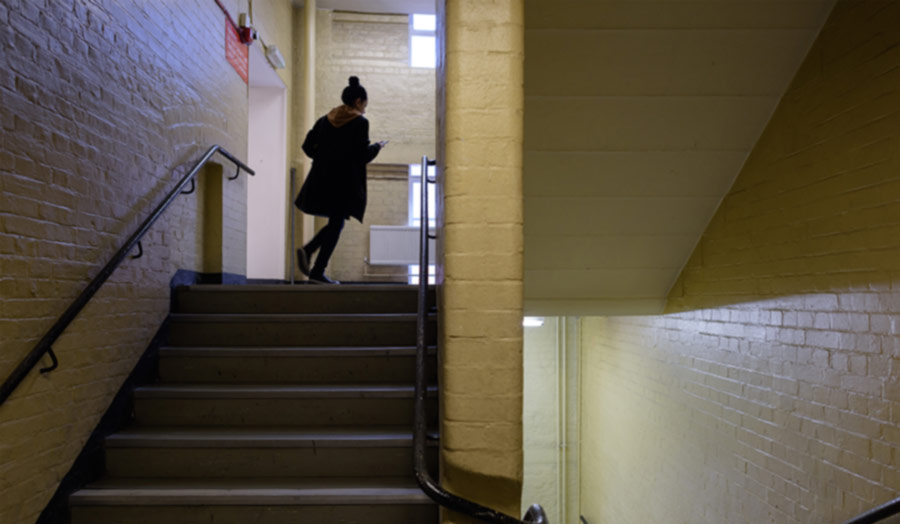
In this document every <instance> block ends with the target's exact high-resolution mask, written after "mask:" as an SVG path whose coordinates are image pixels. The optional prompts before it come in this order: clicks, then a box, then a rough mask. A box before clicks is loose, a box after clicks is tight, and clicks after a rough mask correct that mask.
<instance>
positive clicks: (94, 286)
mask: <svg viewBox="0 0 900 524" xmlns="http://www.w3.org/2000/svg"><path fill="white" fill-rule="evenodd" d="M216 153H219V154H220V155H222V156H224V157H225V158H227V159H228V160H230V161H231V162H232V163H234V165H236V166H237V172H238V174H240V172H241V170H242V169H243V170H244V171H246V172H247V174H250V175H253V174H256V173H255V172H254V171H253V170H252V169H250V168H249V167H247V165H246V164H244V163H243V162H241V161H240V160H238V159H237V158H235V157H234V156H233V155H232V154H231V153H229V152H228V151H226V150H224V149H222V147H221V146H218V145H214V146H212V147H210V148H209V149H207V150H206V153H205V154H204V155H203V156H202V157H201V158H200V160H198V161H197V162H196V163H195V164H194V167H192V168H191V170H190V171H189V172H188V173H187V174H186V175H184V177H182V179H181V181H180V182H179V183H178V185H177V186H175V188H174V189H172V190H171V191H169V194H168V195H166V198H165V199H164V200H163V201H162V202H160V204H159V205H158V206H156V209H154V210H153V212H152V213H151V214H150V216H149V217H147V219H146V220H144V222H143V223H142V224H141V225H140V227H138V229H137V231H135V232H134V233H133V234H132V235H131V236H130V237H129V238H128V240H127V241H126V242H125V244H124V245H123V246H122V247H121V248H119V250H118V251H117V252H116V254H115V255H113V257H112V259H110V261H109V262H107V263H106V265H105V266H103V269H101V270H100V273H98V274H97V276H95V277H94V279H93V280H91V282H90V283H89V284H88V285H87V287H85V288H84V290H83V291H82V292H81V294H80V295H78V297H77V298H76V299H75V300H74V301H73V302H72V303H71V304H70V305H69V307H68V308H66V310H65V312H63V314H62V315H61V316H60V317H59V319H57V321H56V323H55V324H53V326H52V327H51V328H50V330H49V331H47V334H45V335H44V336H43V338H41V340H40V341H38V343H37V344H36V345H35V346H34V348H32V349H31V351H29V352H28V354H27V355H25V358H23V359H22V361H21V362H19V365H18V366H16V368H15V369H14V370H13V371H12V373H10V375H9V376H8V377H7V378H6V380H5V381H4V382H3V385H0V404H3V403H4V402H6V399H7V398H9V396H10V395H11V394H12V392H13V391H15V389H16V387H17V386H18V385H19V384H21V383H22V381H23V380H25V377H26V376H27V375H28V373H29V372H30V371H31V370H32V368H34V366H35V365H37V363H38V362H39V361H40V360H41V358H42V357H43V356H44V355H45V354H49V355H50V359H51V365H50V366H49V367H45V368H42V369H41V370H40V372H41V373H47V372H48V371H53V370H54V369H56V367H57V366H58V364H59V362H58V360H57V358H56V354H55V353H54V352H53V343H54V342H56V340H57V339H58V338H59V337H60V335H62V333H63V331H65V330H66V328H67V327H68V326H69V324H71V323H72V321H73V320H75V317H76V316H78V313H79V312H81V310H82V309H84V306H85V305H87V303H88V302H89V301H90V300H91V298H92V297H93V296H94V294H95V293H96V292H97V290H99V289H100V286H102V285H103V283H104V282H106V280H107V279H108V278H109V277H110V275H112V274H113V271H115V270H116V268H117V267H119V264H121V263H122V260H124V259H125V257H126V256H128V253H130V252H131V250H132V249H134V246H135V245H137V244H138V243H139V242H140V240H141V238H142V237H143V236H144V235H145V234H146V233H147V231H148V230H149V229H150V226H152V225H153V223H154V222H156V220H157V219H158V218H159V217H160V216H161V215H162V214H163V212H164V211H165V210H166V209H167V208H168V207H169V206H170V205H171V204H172V202H173V201H174V200H175V199H176V198H177V197H178V195H180V194H181V191H182V189H184V186H185V185H187V184H188V182H191V183H193V181H194V176H195V175H196V174H197V173H198V172H199V171H200V169H201V168H202V167H203V166H204V165H206V163H207V162H209V159H210V158H212V156H213V155H215V154H216ZM141 253H143V249H141Z"/></svg>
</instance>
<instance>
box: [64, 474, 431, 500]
mask: <svg viewBox="0 0 900 524" xmlns="http://www.w3.org/2000/svg"><path fill="white" fill-rule="evenodd" d="M69 502H70V504H72V505H76V506H78V505H80V506H86V505H117V506H133V505H141V506H153V505H225V506H236V505H325V504H432V502H431V500H430V499H429V498H428V497H427V496H426V495H425V494H424V493H422V491H421V490H420V489H419V487H418V486H417V485H416V483H415V481H414V480H413V479H412V478H390V477H388V478H311V479H305V478H291V479H106V480H101V481H98V482H94V483H92V484H90V485H88V486H87V487H86V488H83V489H80V490H78V491H76V492H75V493H73V494H72V495H71V496H70V497H69Z"/></svg>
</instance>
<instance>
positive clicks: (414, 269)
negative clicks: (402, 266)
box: [409, 264, 436, 286]
mask: <svg viewBox="0 0 900 524" xmlns="http://www.w3.org/2000/svg"><path fill="white" fill-rule="evenodd" d="M435 272H436V270H435V267H434V264H428V283H429V284H434V275H435ZM409 283H410V284H412V285H414V286H417V285H419V264H410V266H409Z"/></svg>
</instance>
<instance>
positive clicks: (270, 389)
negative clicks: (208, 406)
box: [134, 384, 437, 399]
mask: <svg viewBox="0 0 900 524" xmlns="http://www.w3.org/2000/svg"><path fill="white" fill-rule="evenodd" d="M436 393H437V388H436V387H435V386H429V387H428V395H429V396H433V395H434V394H436ZM414 395H415V388H414V387H413V386H409V385H395V384H365V385H363V384H345V385H334V384H329V385H320V384H316V385H303V386H296V385H275V384H237V385H224V384H154V385H151V386H138V387H136V388H135V389H134V396H135V398H142V399H149V398H156V399H159V398H191V399H223V398H230V399H251V398H272V399H281V398H294V399H297V398H318V399H323V398H324V399H338V398H342V399H343V398H350V399H373V398H412V397H413V396H414Z"/></svg>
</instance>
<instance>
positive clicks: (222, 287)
mask: <svg viewBox="0 0 900 524" xmlns="http://www.w3.org/2000/svg"><path fill="white" fill-rule="evenodd" d="M179 287H180V288H181V289H186V290H189V291H203V292H230V293H233V292H235V291H246V292H259V291H285V292H291V293H309V292H315V293H347V292H351V291H367V292H378V291H408V292H413V293H414V292H418V289H419V286H418V285H416V284H397V283H371V284H341V285H339V286H314V285H289V284H191V285H186V286H179ZM434 289H435V288H434V286H428V290H429V291H434Z"/></svg>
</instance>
